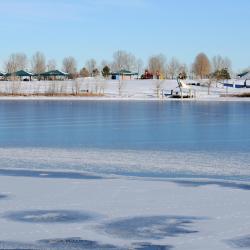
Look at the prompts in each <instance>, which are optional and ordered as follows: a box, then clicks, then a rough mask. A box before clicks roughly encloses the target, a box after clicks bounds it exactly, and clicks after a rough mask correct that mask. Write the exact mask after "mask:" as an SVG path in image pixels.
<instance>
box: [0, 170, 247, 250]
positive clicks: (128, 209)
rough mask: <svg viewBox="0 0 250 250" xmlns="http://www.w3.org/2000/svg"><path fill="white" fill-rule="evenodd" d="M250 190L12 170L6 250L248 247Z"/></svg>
mask: <svg viewBox="0 0 250 250" xmlns="http://www.w3.org/2000/svg"><path fill="white" fill-rule="evenodd" d="M11 175H12V176H11ZM249 192H250V185H249V184H247V183H245V184H243V183H238V182H229V181H227V182H226V181H216V182H215V181H212V180H209V179H202V180H198V179H151V178H131V177H130V178H129V177H115V176H100V175H97V176H94V175H90V176H89V175H88V174H87V173H85V174H84V175H81V174H79V175H77V174H76V173H75V175H74V176H71V175H70V173H68V176H67V173H66V175H62V173H61V175H60V173H59V175H57V174H56V173H55V172H53V173H50V172H46V171H29V177H27V172H26V173H25V171H24V172H23V174H22V171H17V172H16V171H15V170H12V171H10V172H9V173H8V174H6V175H5V176H0V194H1V196H0V204H1V206H0V249H20V248H25V249H177V250H187V249H192V250H200V249H203V250H211V249H214V250H227V249H228V250H229V249H237V248H238V249H248V248H249V247H250V244H249V238H250V237H249V228H250V214H249V210H250V200H249Z"/></svg>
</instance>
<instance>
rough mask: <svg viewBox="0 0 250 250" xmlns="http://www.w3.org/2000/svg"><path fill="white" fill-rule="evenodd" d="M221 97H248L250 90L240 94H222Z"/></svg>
mask: <svg viewBox="0 0 250 250" xmlns="http://www.w3.org/2000/svg"><path fill="white" fill-rule="evenodd" d="M220 96H221V97H243V98H244V97H250V92H247V93H241V94H223V95H220Z"/></svg>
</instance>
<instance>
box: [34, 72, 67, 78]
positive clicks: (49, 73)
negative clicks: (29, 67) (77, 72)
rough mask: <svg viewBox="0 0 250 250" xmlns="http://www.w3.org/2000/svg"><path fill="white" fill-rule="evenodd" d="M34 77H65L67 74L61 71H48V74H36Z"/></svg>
mask: <svg viewBox="0 0 250 250" xmlns="http://www.w3.org/2000/svg"><path fill="white" fill-rule="evenodd" d="M36 75H39V76H47V77H48V76H67V75H69V74H68V73H66V72H63V71H61V70H50V71H48V72H44V73H41V74H36Z"/></svg>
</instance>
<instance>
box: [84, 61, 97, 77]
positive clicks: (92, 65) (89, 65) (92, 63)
mask: <svg viewBox="0 0 250 250" xmlns="http://www.w3.org/2000/svg"><path fill="white" fill-rule="evenodd" d="M85 68H86V69H87V70H88V72H89V74H90V76H93V71H94V69H96V68H97V63H96V60H95V59H93V58H92V59H89V60H88V61H87V62H86V63H85Z"/></svg>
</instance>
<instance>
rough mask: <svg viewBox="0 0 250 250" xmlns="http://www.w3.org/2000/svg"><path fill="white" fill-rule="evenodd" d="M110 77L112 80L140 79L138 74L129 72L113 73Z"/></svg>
mask: <svg viewBox="0 0 250 250" xmlns="http://www.w3.org/2000/svg"><path fill="white" fill-rule="evenodd" d="M110 75H111V79H112V80H133V79H137V78H138V73H134V72H131V71H129V70H120V71H117V72H112V73H111V74H110Z"/></svg>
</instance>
